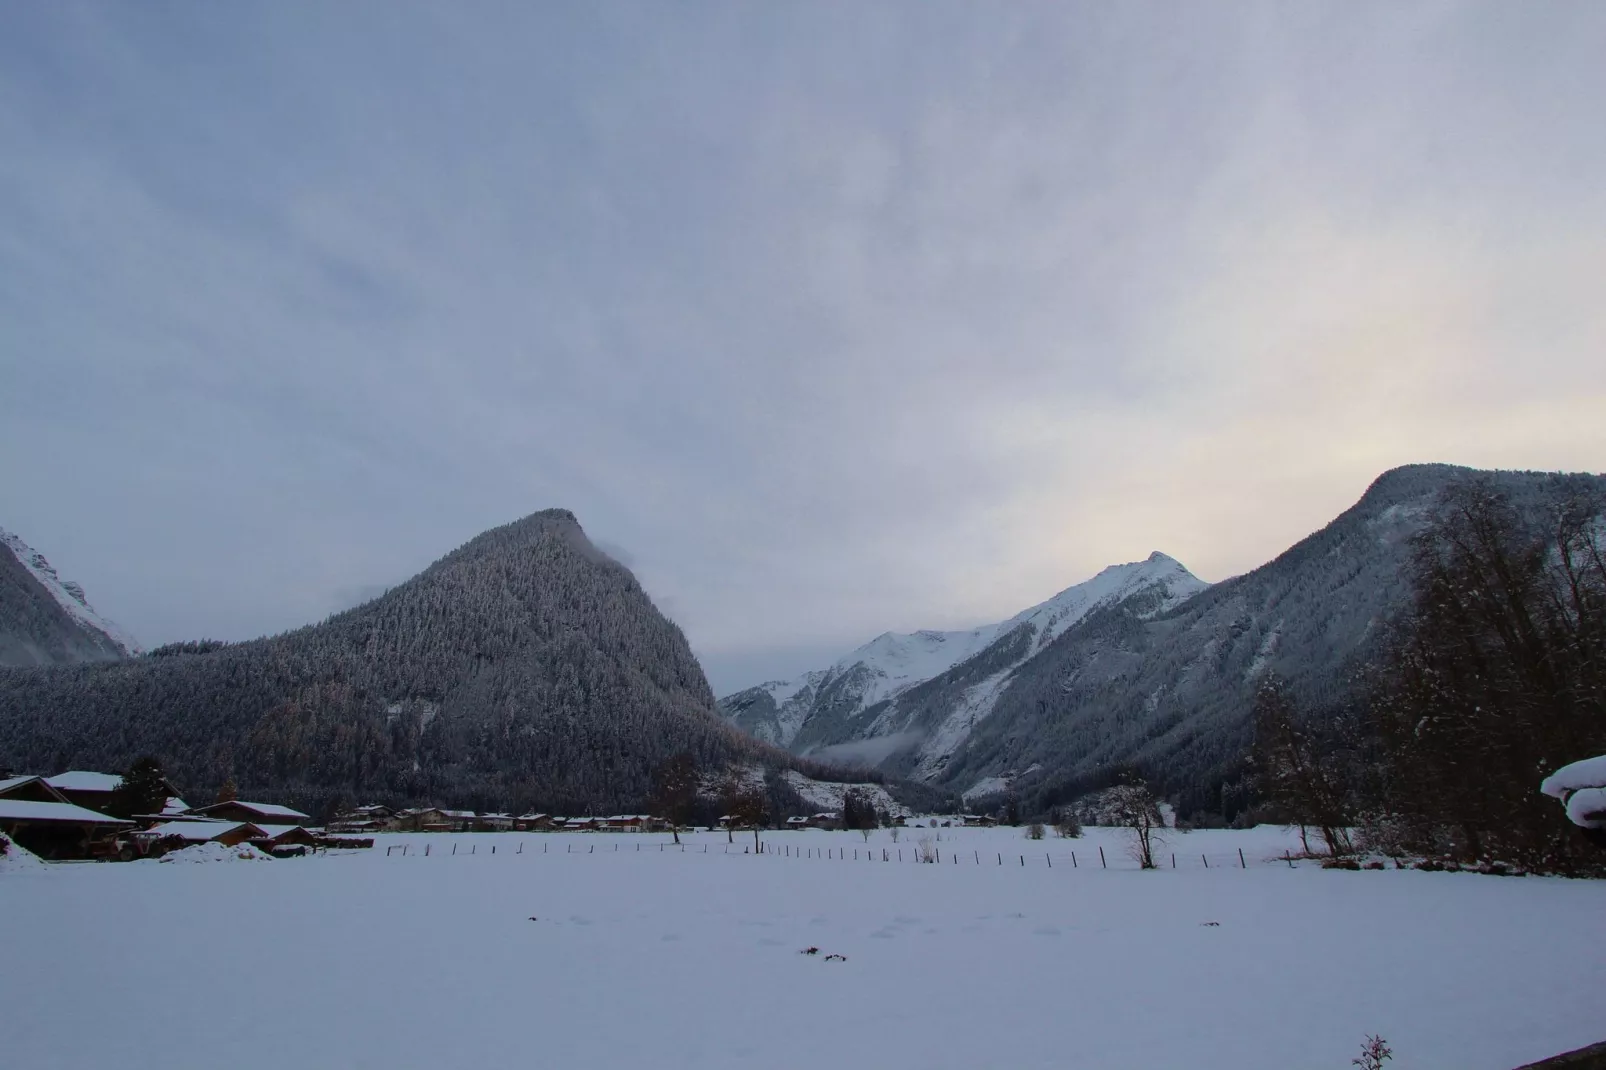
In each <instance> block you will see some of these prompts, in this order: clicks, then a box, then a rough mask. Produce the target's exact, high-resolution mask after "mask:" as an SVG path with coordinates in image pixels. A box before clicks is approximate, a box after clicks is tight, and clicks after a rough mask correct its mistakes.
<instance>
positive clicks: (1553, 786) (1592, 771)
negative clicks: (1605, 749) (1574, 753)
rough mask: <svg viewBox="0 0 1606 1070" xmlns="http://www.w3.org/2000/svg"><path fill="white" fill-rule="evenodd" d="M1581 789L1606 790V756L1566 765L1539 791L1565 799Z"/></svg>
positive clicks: (1550, 776) (1545, 782) (1542, 785)
mask: <svg viewBox="0 0 1606 1070" xmlns="http://www.w3.org/2000/svg"><path fill="white" fill-rule="evenodd" d="M1579 788H1606V754H1602V755H1601V756H1600V757H1598V758H1585V759H1584V760H1583V761H1580V762H1573V763H1572V764H1571V765H1564V766H1562V767H1561V768H1560V769H1558V770H1556V771H1555V772H1554V773H1551V774H1550V775H1549V776H1547V777H1545V780H1544V783H1542V784H1540V785H1539V790H1540V791H1542V792H1544V793H1545V794H1546V795H1549V796H1550V797H1551V798H1553V799H1560V798H1563V797H1564V796H1565V795H1566V794H1567V793H1568V792H1569V791H1577V790H1578V789H1579Z"/></svg>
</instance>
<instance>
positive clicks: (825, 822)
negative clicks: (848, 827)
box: [808, 810, 842, 829]
mask: <svg viewBox="0 0 1606 1070" xmlns="http://www.w3.org/2000/svg"><path fill="white" fill-rule="evenodd" d="M808 823H809V828H814V829H839V828H841V827H842V815H841V814H840V813H838V812H836V811H835V810H833V811H831V812H830V813H825V814H810V815H809V818H808Z"/></svg>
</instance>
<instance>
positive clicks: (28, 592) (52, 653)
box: [0, 528, 141, 666]
mask: <svg viewBox="0 0 1606 1070" xmlns="http://www.w3.org/2000/svg"><path fill="white" fill-rule="evenodd" d="M139 653H141V651H140V647H139V644H138V643H136V642H135V641H134V638H133V636H131V635H129V634H128V633H127V632H125V631H123V630H122V629H121V628H119V627H118V626H117V625H116V624H113V623H112V622H111V621H109V620H107V619H106V618H105V617H102V616H101V615H100V614H98V613H96V612H95V611H94V609H93V608H91V606H90V605H89V601H88V600H87V599H86V598H85V597H84V589H83V588H82V587H80V586H79V585H78V584H76V583H73V582H71V581H63V580H62V579H61V577H59V576H57V575H56V570H55V569H54V568H52V567H51V566H50V562H49V561H46V560H45V555H44V554H42V553H40V552H39V551H38V550H35V549H34V548H33V547H31V546H29V545H28V544H27V543H25V542H23V541H22V539H21V538H19V537H18V536H16V535H13V534H11V533H10V532H9V531H6V530H5V529H4V528H0V666H17V665H63V664H71V663H74V662H83V661H114V660H116V659H118V658H123V657H129V656H132V655H135V654H139Z"/></svg>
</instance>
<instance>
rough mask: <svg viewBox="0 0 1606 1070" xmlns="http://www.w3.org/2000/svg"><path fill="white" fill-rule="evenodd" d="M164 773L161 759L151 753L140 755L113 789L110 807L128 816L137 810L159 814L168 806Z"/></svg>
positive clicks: (116, 814)
mask: <svg viewBox="0 0 1606 1070" xmlns="http://www.w3.org/2000/svg"><path fill="white" fill-rule="evenodd" d="M167 799H168V784H167V775H166V774H165V773H163V772H162V763H161V762H160V761H158V760H157V759H155V758H152V757H149V756H147V757H144V758H140V759H138V760H137V761H135V762H134V764H133V765H131V766H129V767H128V772H126V773H124V774H123V779H122V780H121V781H119V782H118V784H117V787H116V788H115V789H114V790H113V791H112V798H111V804H110V809H111V811H112V813H113V815H114V816H116V817H125V818H131V817H133V816H134V815H136V814H159V813H161V812H162V810H163V808H164V807H166V806H167Z"/></svg>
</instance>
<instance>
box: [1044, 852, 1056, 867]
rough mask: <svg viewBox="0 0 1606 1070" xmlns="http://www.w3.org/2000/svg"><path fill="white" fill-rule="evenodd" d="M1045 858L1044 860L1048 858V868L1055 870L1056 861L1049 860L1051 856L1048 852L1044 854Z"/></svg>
mask: <svg viewBox="0 0 1606 1070" xmlns="http://www.w3.org/2000/svg"><path fill="white" fill-rule="evenodd" d="M1043 857H1044V858H1048V868H1049V869H1053V868H1054V860H1053V859H1052V858H1049V854H1048V852H1047V851H1044V852H1043Z"/></svg>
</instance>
